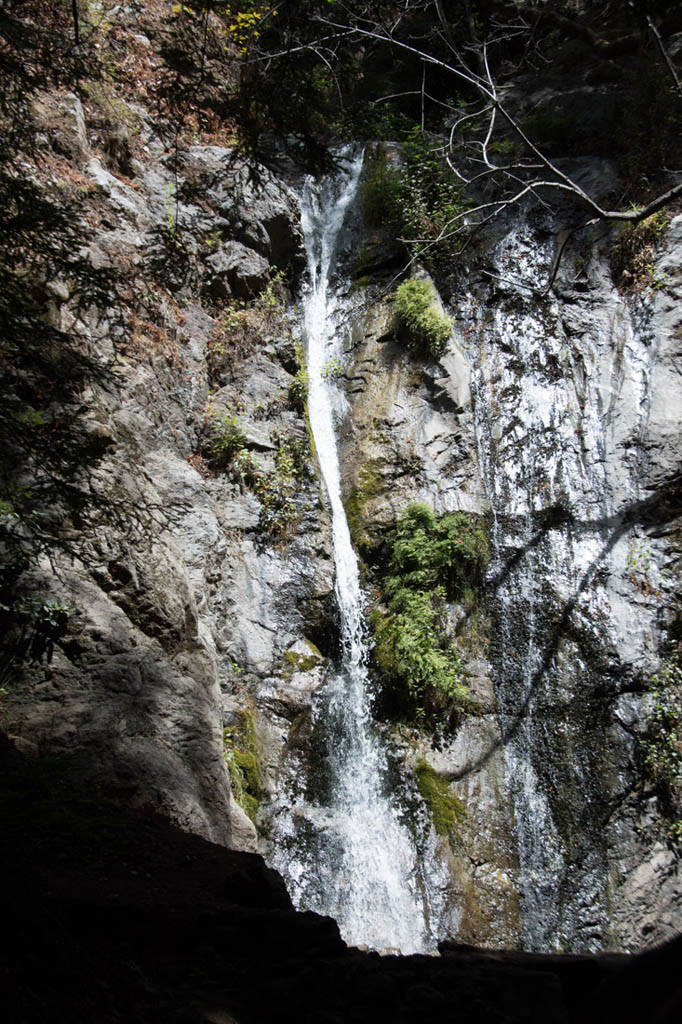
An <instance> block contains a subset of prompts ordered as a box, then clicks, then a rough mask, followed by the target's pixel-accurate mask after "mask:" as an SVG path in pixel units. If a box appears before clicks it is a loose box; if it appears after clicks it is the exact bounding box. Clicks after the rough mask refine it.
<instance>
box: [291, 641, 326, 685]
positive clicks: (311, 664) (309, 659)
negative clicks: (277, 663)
mask: <svg viewBox="0 0 682 1024" xmlns="http://www.w3.org/2000/svg"><path fill="white" fill-rule="evenodd" d="M306 642H307V644H308V649H309V653H308V654H303V653H302V652H299V651H285V652H284V654H283V655H282V670H281V671H282V677H283V678H284V679H291V677H292V676H293V675H294V674H295V673H296V672H310V671H311V670H312V669H314V668H317V667H318V665H321V664H322V662H323V661H324V657H323V655H322V654H321V653H320V651H319V650H318V649H317V647H315V644H312V643H310V641H306Z"/></svg>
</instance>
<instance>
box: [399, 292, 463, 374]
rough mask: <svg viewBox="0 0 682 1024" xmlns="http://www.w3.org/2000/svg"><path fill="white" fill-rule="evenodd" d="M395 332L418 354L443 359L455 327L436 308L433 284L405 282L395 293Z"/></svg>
mask: <svg viewBox="0 0 682 1024" xmlns="http://www.w3.org/2000/svg"><path fill="white" fill-rule="evenodd" d="M393 318H394V324H395V329H396V332H397V334H398V337H399V338H402V339H403V340H404V341H405V343H406V344H407V347H408V348H409V350H410V351H411V352H413V353H414V354H415V355H420V356H434V357H436V356H439V355H442V353H443V352H444V351H445V347H446V345H447V343H448V339H449V337H450V333H451V331H452V324H451V322H450V319H449V317H447V316H445V314H444V313H441V312H440V311H439V309H438V306H437V305H436V293H435V291H434V288H433V285H432V284H431V283H430V282H429V281H416V280H410V281H404V282H403V283H402V284H401V285H400V286H399V287H398V289H397V291H396V293H395V300H394V306H393Z"/></svg>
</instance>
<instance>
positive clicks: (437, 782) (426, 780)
mask: <svg viewBox="0 0 682 1024" xmlns="http://www.w3.org/2000/svg"><path fill="white" fill-rule="evenodd" d="M415 775H416V777H417V788H418V789H419V792H420V793H421V796H422V799H423V800H424V802H425V804H426V805H427V807H428V808H429V811H430V812H431V819H432V821H433V827H434V828H435V830H436V832H437V833H438V835H439V836H448V835H451V833H453V832H454V831H455V830H456V828H457V826H458V825H459V824H460V823H461V822H462V821H463V820H464V819H465V818H466V808H465V806H464V804H463V803H462V801H461V800H460V799H459V798H458V797H456V796H455V795H454V793H452V792H451V791H450V785H449V783H448V781H447V779H444V778H443V777H442V776H440V775H438V773H437V772H436V771H435V769H433V768H432V767H431V765H430V764H429V763H428V761H425V760H424V759H423V758H421V759H420V760H419V761H418V762H417V766H416V768H415Z"/></svg>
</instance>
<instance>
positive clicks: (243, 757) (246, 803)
mask: <svg viewBox="0 0 682 1024" xmlns="http://www.w3.org/2000/svg"><path fill="white" fill-rule="evenodd" d="M223 753H224V756H225V763H226V765H227V770H228V773H229V776H230V788H231V790H232V795H233V797H234V799H235V800H236V802H237V803H238V804H239V806H240V807H241V808H242V809H243V810H245V811H246V813H247V814H248V816H249V817H250V818H251V820H252V821H253V823H254V825H255V824H256V817H257V814H258V807H259V804H260V801H261V800H262V798H263V795H264V792H263V784H262V779H261V770H260V760H259V757H258V744H257V741H256V729H255V725H254V721H253V715H252V714H251V712H250V711H245V710H240V711H237V712H236V716H235V721H234V723H233V724H232V725H230V726H226V727H225V728H224V729H223Z"/></svg>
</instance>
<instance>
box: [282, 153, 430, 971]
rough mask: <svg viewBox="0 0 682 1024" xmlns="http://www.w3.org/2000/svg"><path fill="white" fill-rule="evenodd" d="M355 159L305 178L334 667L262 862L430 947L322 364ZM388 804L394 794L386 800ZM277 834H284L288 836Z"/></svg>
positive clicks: (299, 899)
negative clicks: (335, 171)
mask: <svg viewBox="0 0 682 1024" xmlns="http://www.w3.org/2000/svg"><path fill="white" fill-rule="evenodd" d="M361 169H362V153H360V154H358V155H356V156H355V157H353V158H351V159H349V160H347V162H346V166H345V170H344V171H343V172H342V173H340V174H339V175H337V176H335V177H330V178H328V179H326V180H325V181H323V182H322V183H320V184H316V183H315V182H313V181H312V180H308V182H307V183H306V186H305V191H304V195H303V199H302V222H303V229H304V234H305V240H306V248H307V253H308V267H309V278H310V282H309V288H308V292H307V295H306V298H305V335H306V357H307V358H306V362H307V371H308V378H309V385H308V412H309V417H310V426H311V430H312V434H313V437H314V441H315V446H316V449H317V455H318V460H319V464H320V468H321V471H322V475H323V478H324V482H325V486H326V489H327V494H328V497H329V503H330V506H331V513H332V529H333V545H334V559H335V569H336V578H335V594H336V601H337V606H338V613H339V623H340V632H341V651H342V653H341V658H340V664H339V665H338V666H337V667H336V668H335V670H334V671H332V673H331V677H330V680H329V683H328V685H327V687H326V689H325V692H324V693H323V694H322V695H321V697H320V703H319V706H318V708H317V722H316V724H317V728H318V730H320V732H321V734H322V735H323V736H324V739H325V743H326V751H325V753H324V755H323V758H322V760H323V762H324V765H323V768H322V769H321V771H322V774H324V775H325V776H326V799H325V800H324V801H322V800H318V801H315V800H312V799H301V798H300V796H299V798H298V799H295V800H294V806H292V807H289V808H288V809H287V814H286V815H284V816H283V817H284V818H285V820H286V822H288V823H289V824H288V826H287V825H285V826H283V825H282V824H281V823H280V824H279V825H278V827H279V828H280V830H281V834H280V836H279V837H278V838H279V840H280V841H279V843H278V847H279V849H276V850H275V852H274V854H273V857H272V860H273V864H274V866H275V867H277V868H278V869H279V870H280V871H281V873H282V874H283V875H284V877H285V879H286V880H287V882H288V885H289V888H290V891H291V893H292V898H293V899H294V902H295V903H296V904H297V905H298V906H299V907H302V908H306V909H312V910H316V911H317V912H319V913H324V914H328V915H330V916H332V917H334V918H335V919H336V920H337V921H338V923H339V927H340V930H341V934H342V935H343V937H344V939H345V940H346V941H347V942H348V943H349V944H353V945H366V946H369V947H372V948H375V949H386V948H396V949H399V950H400V951H401V952H403V953H412V952H424V951H428V950H430V949H434V948H435V936H434V935H433V934H432V933H431V927H430V924H429V914H428V906H427V897H426V895H425V886H424V882H423V878H422V877H421V875H420V867H419V855H418V851H417V849H416V846H415V843H414V841H413V839H412V836H411V835H410V832H409V830H408V828H407V827H406V826H405V825H404V824H403V822H402V821H401V815H400V812H399V810H398V809H397V807H396V806H395V803H394V802H392V800H391V794H390V787H389V785H388V780H387V774H388V763H387V758H386V755H385V752H384V750H383V749H382V745H381V742H380V739H379V737H378V735H377V734H376V732H375V730H374V729H373V725H372V717H371V709H370V697H369V687H368V676H367V636H366V627H365V624H364V619H363V605H364V601H363V595H362V591H361V587H360V578H359V570H358V560H357V557H356V555H355V552H354V550H353V547H352V543H351V538H350V533H349V529H348V523H347V520H346V514H345V510H344V506H343V501H342V497H341V479H340V470H339V457H338V451H337V441H336V434H335V425H336V422H337V420H338V417H339V416H340V414H341V413H342V412H343V408H344V398H343V395H342V394H341V392H340V390H339V389H338V387H337V386H336V385H335V384H334V381H333V375H332V374H329V373H328V372H326V371H327V368H328V367H329V366H330V365H334V364H335V361H336V360H337V359H338V357H339V356H340V355H341V345H342V339H343V297H342V295H341V288H340V287H339V288H334V287H333V285H332V274H333V272H334V270H335V254H336V250H337V245H338V240H339V237H340V233H341V231H342V228H343V225H344V220H345V217H346V213H347V211H348V208H349V206H350V205H351V203H352V200H353V197H354V195H355V193H356V190H357V187H358V182H359V178H360V173H361ZM394 799H395V798H394ZM287 832H288V835H287V834H282V833H287Z"/></svg>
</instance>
